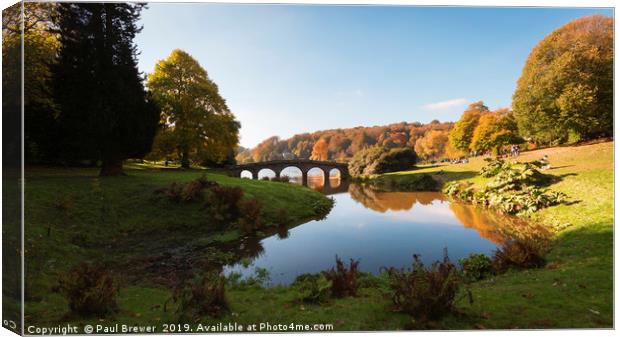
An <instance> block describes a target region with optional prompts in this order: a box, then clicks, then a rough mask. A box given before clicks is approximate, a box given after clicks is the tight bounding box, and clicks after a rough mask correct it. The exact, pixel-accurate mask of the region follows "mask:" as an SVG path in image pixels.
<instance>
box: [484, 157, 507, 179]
mask: <svg viewBox="0 0 620 337" xmlns="http://www.w3.org/2000/svg"><path fill="white" fill-rule="evenodd" d="M484 161H486V162H487V164H486V165H485V166H484V167H483V168H482V169H480V175H481V176H483V177H485V178H490V177H494V176H496V175H497V174H498V173H499V172H500V171H501V170H502V169H503V168H504V167H505V166H506V165H509V164H508V162H506V161H505V160H503V159H491V158H485V159H484Z"/></svg>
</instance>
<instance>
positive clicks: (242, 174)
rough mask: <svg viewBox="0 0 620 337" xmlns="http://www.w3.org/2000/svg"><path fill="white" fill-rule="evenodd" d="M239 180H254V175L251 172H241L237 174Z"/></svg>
mask: <svg viewBox="0 0 620 337" xmlns="http://www.w3.org/2000/svg"><path fill="white" fill-rule="evenodd" d="M239 178H244V179H254V178H255V177H254V173H252V171H250V170H242V171H241V172H240V173H239Z"/></svg>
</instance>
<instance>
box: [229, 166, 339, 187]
mask: <svg viewBox="0 0 620 337" xmlns="http://www.w3.org/2000/svg"><path fill="white" fill-rule="evenodd" d="M289 167H294V168H297V169H299V170H300V171H301V179H302V184H303V185H304V186H307V185H308V172H309V171H310V170H312V169H314V168H318V169H320V170H321V171H323V177H324V179H325V180H324V181H325V183H328V182H329V173H330V171H332V170H334V169H336V170H337V171H338V173H340V178H342V179H347V178H348V177H349V167H348V165H347V164H346V163H339V162H335V161H320V160H308V159H295V160H272V161H262V162H258V163H249V164H242V165H233V166H230V167H228V172H229V173H230V175H231V176H234V177H240V176H241V173H242V172H243V171H248V172H250V173H251V174H252V179H258V172H259V171H260V170H264V169H269V170H271V171H273V172H274V173H275V174H276V177H278V178H279V177H280V175H281V173H282V171H283V170H284V169H286V168H289Z"/></svg>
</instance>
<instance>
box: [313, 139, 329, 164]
mask: <svg viewBox="0 0 620 337" xmlns="http://www.w3.org/2000/svg"><path fill="white" fill-rule="evenodd" d="M328 147H329V145H328V144H327V141H325V139H324V138H321V139H319V140H318V141H317V142H316V143H314V146H313V147H312V156H310V159H312V160H327V159H328Z"/></svg>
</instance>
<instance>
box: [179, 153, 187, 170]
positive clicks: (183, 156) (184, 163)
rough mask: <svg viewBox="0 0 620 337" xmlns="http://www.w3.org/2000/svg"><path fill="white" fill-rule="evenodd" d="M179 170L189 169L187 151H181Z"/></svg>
mask: <svg viewBox="0 0 620 337" xmlns="http://www.w3.org/2000/svg"><path fill="white" fill-rule="evenodd" d="M181 168H184V169H188V168H189V153H188V152H187V151H183V153H181Z"/></svg>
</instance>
